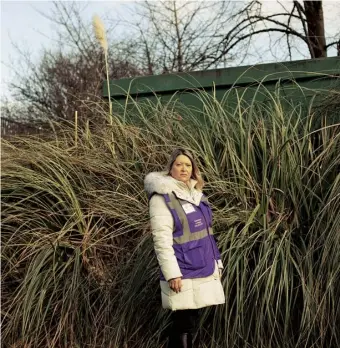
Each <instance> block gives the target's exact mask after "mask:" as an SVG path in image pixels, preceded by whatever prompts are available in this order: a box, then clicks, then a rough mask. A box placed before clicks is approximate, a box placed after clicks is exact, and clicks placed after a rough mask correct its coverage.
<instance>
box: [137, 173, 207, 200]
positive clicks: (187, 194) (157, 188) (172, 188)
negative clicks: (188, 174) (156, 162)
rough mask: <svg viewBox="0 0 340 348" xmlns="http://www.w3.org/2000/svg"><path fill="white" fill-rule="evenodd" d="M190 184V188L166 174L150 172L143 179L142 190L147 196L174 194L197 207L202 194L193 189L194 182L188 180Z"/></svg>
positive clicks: (195, 182)
mask: <svg viewBox="0 0 340 348" xmlns="http://www.w3.org/2000/svg"><path fill="white" fill-rule="evenodd" d="M190 184H191V188H189V187H188V186H187V185H186V184H185V183H184V182H182V181H178V180H176V179H174V178H173V177H172V176H170V175H168V174H167V172H152V173H149V174H148V175H146V177H145V179H144V189H145V191H146V192H147V194H148V195H152V194H153V193H158V194H161V195H164V194H169V193H171V192H175V193H176V196H177V197H178V198H180V199H184V200H186V201H188V202H190V203H193V204H195V205H197V206H198V205H199V204H200V201H201V198H202V195H203V194H202V192H201V191H198V190H197V189H196V188H195V186H196V184H197V181H196V180H194V179H190Z"/></svg>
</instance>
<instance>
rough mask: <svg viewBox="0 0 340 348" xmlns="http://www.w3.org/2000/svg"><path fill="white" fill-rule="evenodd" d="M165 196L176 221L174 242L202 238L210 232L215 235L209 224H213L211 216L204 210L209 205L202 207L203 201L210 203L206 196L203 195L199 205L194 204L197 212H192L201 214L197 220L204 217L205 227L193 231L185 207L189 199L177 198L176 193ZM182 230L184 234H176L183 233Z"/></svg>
mask: <svg viewBox="0 0 340 348" xmlns="http://www.w3.org/2000/svg"><path fill="white" fill-rule="evenodd" d="M163 196H164V199H165V202H166V204H167V206H168V208H169V209H170V211H171V214H172V216H173V218H174V222H175V231H174V238H173V240H174V244H184V243H187V242H191V241H196V240H200V239H202V238H205V237H207V235H208V232H209V234H210V235H213V230H212V228H211V227H210V226H209V224H211V218H210V217H209V216H206V215H205V214H204V212H203V210H204V209H210V208H209V207H208V206H207V207H206V208H203V207H202V203H203V202H204V203H208V200H207V198H206V197H205V196H202V199H201V202H200V205H199V206H196V205H192V206H193V207H194V208H195V212H193V213H192V214H195V215H196V216H197V217H198V216H200V219H198V220H197V221H199V220H201V219H203V221H204V225H205V227H204V228H202V230H199V231H192V230H191V229H190V226H189V219H188V217H187V214H186V213H185V210H184V208H183V205H186V204H188V201H185V200H182V199H180V198H177V197H176V196H175V194H174V193H171V194H166V195H163ZM189 204H191V203H189ZM194 221H196V220H194ZM182 231H183V234H181V235H177V236H176V234H178V233H181V232H182Z"/></svg>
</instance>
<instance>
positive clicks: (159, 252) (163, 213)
mask: <svg viewBox="0 0 340 348" xmlns="http://www.w3.org/2000/svg"><path fill="white" fill-rule="evenodd" d="M149 213H150V222H151V231H152V236H153V242H154V248H155V252H156V256H157V260H158V263H159V266H160V268H161V270H162V273H163V275H164V277H165V279H166V280H170V279H173V278H178V277H182V273H181V270H180V268H179V266H178V262H177V258H176V256H175V251H174V248H173V247H172V245H173V237H172V234H173V226H174V220H173V217H172V215H171V212H170V210H169V209H168V207H167V205H166V203H165V200H164V198H163V196H161V195H157V194H155V195H153V196H152V198H151V200H150V203H149Z"/></svg>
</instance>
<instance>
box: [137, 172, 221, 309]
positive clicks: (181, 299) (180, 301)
mask: <svg viewBox="0 0 340 348" xmlns="http://www.w3.org/2000/svg"><path fill="white" fill-rule="evenodd" d="M196 184H197V181H195V180H193V179H191V188H189V187H188V186H187V185H186V184H184V183H183V182H181V181H178V180H176V179H174V178H172V177H171V176H169V175H167V173H166V172H159V173H157V172H154V173H150V174H148V175H147V176H146V177H145V181H144V187H145V191H146V192H147V193H148V194H151V193H154V192H156V193H158V194H155V195H153V196H152V198H151V200H150V204H149V212H150V221H151V230H152V235H153V241H154V247H155V252H156V255H157V259H158V263H159V266H160V267H161V270H162V273H163V275H164V277H165V279H166V280H167V281H168V280H170V279H173V278H178V277H181V276H182V273H181V270H180V268H179V266H178V262H177V258H176V256H175V252H174V249H173V247H172V245H173V237H172V234H173V230H174V220H173V217H172V215H171V212H170V210H169V209H168V207H167V205H166V203H165V200H164V198H163V196H161V195H163V194H169V193H171V192H175V193H176V196H177V197H179V198H181V199H184V200H186V201H188V202H190V203H192V204H194V205H196V206H198V205H199V204H200V201H201V198H202V192H200V191H198V190H197V189H195V185H196ZM219 268H223V265H222V262H220V261H219V264H217V263H216V267H215V271H214V273H213V274H212V275H211V276H208V277H205V278H195V279H183V280H182V289H181V292H179V293H177V294H176V292H174V291H172V290H171V289H170V287H169V284H168V282H167V281H161V284H160V285H161V294H162V305H163V307H164V308H168V309H171V310H178V309H196V308H202V307H207V306H212V305H218V304H222V303H225V297H224V291H223V287H222V284H221V281H220V275H219Z"/></svg>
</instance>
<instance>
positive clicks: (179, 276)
mask: <svg viewBox="0 0 340 348" xmlns="http://www.w3.org/2000/svg"><path fill="white" fill-rule="evenodd" d="M144 183H145V190H146V192H147V193H148V195H149V200H150V201H149V212H150V221H151V229H152V234H153V241H154V247H155V251H156V255H157V259H158V263H159V266H160V268H161V282H160V283H161V296H162V305H163V307H164V308H168V309H171V310H172V311H174V313H173V325H172V333H171V335H170V339H169V347H171V348H172V347H174V348H175V347H176V348H177V347H183V348H184V347H192V334H193V333H194V330H195V326H196V324H197V315H198V309H199V308H202V307H207V306H212V305H218V304H222V303H225V297H224V291H223V287H222V284H221V281H220V272H221V269H222V268H223V266H222V262H221V256H220V253H219V251H218V248H217V246H216V243H215V239H214V237H213V232H212V213H211V209H210V206H209V203H208V201H207V199H206V197H205V196H204V195H203V193H202V188H203V184H204V182H203V180H202V178H201V175H200V172H199V170H198V167H197V164H196V162H195V160H194V159H193V156H192V155H191V153H190V152H188V151H187V150H183V149H177V150H175V151H174V152H173V153H172V155H171V158H170V161H169V164H168V167H167V170H166V171H165V172H159V173H157V172H154V173H150V174H148V175H147V176H146V177H145V182H144Z"/></svg>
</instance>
